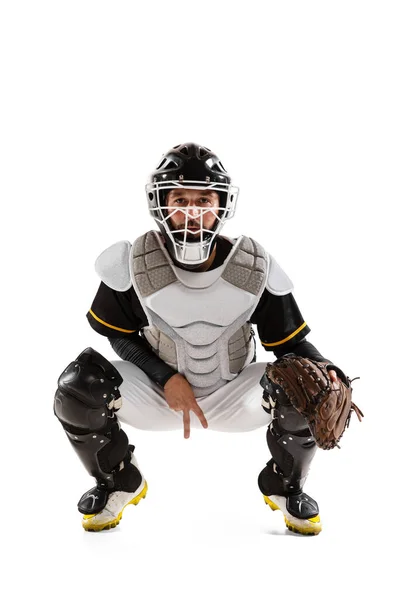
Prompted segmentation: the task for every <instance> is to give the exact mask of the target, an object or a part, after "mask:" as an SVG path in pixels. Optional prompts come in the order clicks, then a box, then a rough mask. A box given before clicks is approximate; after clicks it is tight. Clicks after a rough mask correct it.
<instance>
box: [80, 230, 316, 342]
mask: <svg viewBox="0 0 400 600" xmlns="http://www.w3.org/2000/svg"><path fill="white" fill-rule="evenodd" d="M231 248H232V243H231V242H230V241H229V240H227V239H226V238H223V237H219V238H218V239H217V249H216V256H215V259H214V261H213V264H212V266H211V269H216V268H217V267H219V266H220V265H221V264H222V263H223V262H224V260H225V259H226V257H227V256H228V254H229V252H230V250H231ZM86 316H87V318H88V320H89V323H90V325H91V326H92V327H93V329H95V331H97V332H98V333H100V334H101V335H104V336H106V337H108V338H121V337H125V336H131V335H132V334H133V333H134V332H138V331H140V330H141V329H143V328H144V327H146V326H147V325H148V321H147V317H146V315H145V313H144V311H143V308H142V305H141V303H140V301H139V298H138V297H137V295H136V292H135V290H134V288H133V286H132V287H131V288H130V289H129V290H128V291H126V292H117V291H115V290H113V289H111V288H110V287H108V286H107V285H106V284H105V283H103V282H101V284H100V287H99V289H98V291H97V294H96V296H95V299H94V300H93V303H92V306H91V308H90V310H89V312H88V313H87V315H86ZM250 322H251V323H253V324H255V325H256V326H257V331H258V335H259V338H260V341H261V343H262V345H263V346H264V348H265V349H266V350H271V351H275V350H278V349H279V351H281V350H286V349H288V350H289V349H290V348H291V347H292V346H294V345H295V344H297V343H298V342H300V341H301V340H302V339H303V338H304V337H305V336H306V335H307V334H308V333H309V332H310V328H309V327H308V325H307V324H306V323H305V321H304V319H303V317H302V315H301V313H300V310H299V308H298V306H297V304H296V301H295V299H294V297H293V295H292V294H291V293H289V294H285V295H284V296H274V295H273V294H271V293H270V292H269V291H268V290H267V289H265V290H264V292H263V294H262V296H261V298H260V301H259V303H258V305H257V307H256V309H255V311H254V312H253V314H252V316H251V317H250Z"/></svg>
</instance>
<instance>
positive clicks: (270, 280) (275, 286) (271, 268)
mask: <svg viewBox="0 0 400 600" xmlns="http://www.w3.org/2000/svg"><path fill="white" fill-rule="evenodd" d="M267 262H268V275H267V283H266V288H267V290H268V291H269V292H271V294H273V295H274V296H284V295H285V294H289V293H290V292H292V291H293V283H292V282H291V280H290V279H289V277H288V276H287V275H286V273H285V271H284V270H283V269H282V268H281V267H280V266H279V265H278V263H277V262H276V260H275V259H274V257H273V256H271V254H268V253H267Z"/></svg>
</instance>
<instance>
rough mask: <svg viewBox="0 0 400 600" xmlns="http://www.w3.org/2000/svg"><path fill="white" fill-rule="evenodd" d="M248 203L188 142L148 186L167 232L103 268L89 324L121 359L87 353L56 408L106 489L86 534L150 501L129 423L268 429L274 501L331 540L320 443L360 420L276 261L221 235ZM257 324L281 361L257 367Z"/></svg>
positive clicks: (89, 498)
mask: <svg viewBox="0 0 400 600" xmlns="http://www.w3.org/2000/svg"><path fill="white" fill-rule="evenodd" d="M238 193H239V190H238V188H237V187H235V186H234V185H233V184H232V182H231V177H230V175H229V174H228V172H227V171H226V169H225V167H224V166H223V164H222V162H221V160H220V159H219V158H218V156H217V155H216V154H214V152H212V151H211V150H210V149H209V148H206V147H205V146H200V145H198V144H193V143H187V144H178V145H177V146H174V147H173V148H171V149H170V150H169V151H168V152H166V154H164V155H163V157H162V158H161V160H160V162H159V164H158V165H157V167H156V168H155V169H154V171H153V172H152V173H151V175H150V178H149V182H148V184H147V185H146V196H147V202H148V208H149V212H150V215H151V217H152V218H153V219H154V220H155V222H156V224H157V228H158V231H155V230H151V231H147V232H146V233H144V234H143V235H141V236H140V237H138V238H137V239H136V240H133V242H131V241H129V240H121V241H119V242H116V243H115V244H112V245H111V246H110V247H108V248H106V249H105V250H104V251H103V252H101V254H100V255H99V256H98V258H97V260H96V263H95V269H96V272H97V274H98V276H99V278H100V286H99V288H98V290H97V292H96V294H95V296H94V300H93V302H92V304H91V306H90V309H89V311H88V313H87V319H88V322H89V325H90V326H91V327H92V328H93V329H94V330H95V331H96V332H97V333H98V334H100V335H102V336H105V337H106V338H108V340H109V341H110V344H111V347H112V349H113V351H114V352H115V354H116V355H117V357H118V359H119V360H110V361H109V360H108V359H107V358H105V357H104V356H102V355H101V354H99V353H98V352H96V351H95V350H93V349H92V348H86V349H85V350H84V351H83V352H80V354H78V356H77V358H76V359H75V360H73V361H72V362H71V363H70V364H69V365H68V366H67V367H66V368H64V369H63V371H62V373H61V375H60V377H59V379H58V389H57V391H56V394H55V402H54V411H55V414H56V416H57V418H58V419H59V421H60V422H61V425H62V427H63V429H64V431H65V433H66V435H67V437H68V439H69V442H70V443H71V444H72V446H73V448H74V450H75V451H76V453H77V454H78V456H79V458H80V460H81V462H82V464H83V465H84V467H85V468H86V470H87V471H88V473H89V474H90V475H91V476H92V477H94V478H95V485H94V487H92V488H91V489H90V490H89V491H88V492H86V493H85V494H83V496H82V497H81V499H80V500H79V502H78V510H79V511H80V513H81V514H82V515H83V519H82V524H83V527H84V529H85V530H86V531H101V530H103V529H110V528H114V527H115V526H116V525H118V523H119V521H120V520H121V517H122V513H123V511H124V509H125V508H126V506H127V505H128V504H134V505H135V504H138V502H139V501H140V500H141V499H142V498H144V497H145V496H146V494H147V482H146V479H145V478H144V475H143V473H142V472H141V470H140V468H139V465H138V462H137V460H136V451H135V447H134V446H133V445H132V444H130V443H129V440H128V436H127V434H126V433H125V431H124V430H123V429H122V428H121V423H123V424H126V425H128V426H129V425H131V426H133V427H135V428H139V429H147V430H171V429H181V428H182V425H183V435H184V438H185V439H187V438H189V436H190V430H191V428H193V427H194V428H200V429H202V428H204V429H206V428H209V429H214V430H217V431H235V432H237V431H250V430H252V429H258V428H260V427H263V428H267V426H268V425H269V427H268V430H267V442H268V446H269V450H270V452H271V455H272V458H271V460H269V461H268V463H267V465H266V467H265V468H264V469H263V470H262V471H261V473H260V476H259V480H258V483H259V488H260V490H261V492H262V494H263V496H264V499H265V501H266V502H267V503H268V504H269V506H270V507H271V508H273V509H274V510H275V509H280V510H281V511H282V512H283V514H284V516H285V520H286V524H287V526H288V527H289V528H290V529H292V530H293V531H295V532H297V533H301V534H317V533H319V531H320V530H321V523H320V518H319V509H318V505H317V503H316V502H315V500H313V499H312V498H311V497H310V496H309V495H308V494H305V493H304V492H303V485H304V482H305V479H306V476H307V473H308V470H309V467H310V464H311V461H312V458H313V456H314V454H315V451H316V447H317V444H318V445H320V446H321V447H323V448H331V447H333V446H335V445H337V442H338V441H339V439H340V437H341V435H342V432H343V429H344V427H345V425H346V423H348V419H349V413H350V411H351V410H355V411H356V412H357V414H358V415H359V416H360V415H361V412H360V411H359V410H358V409H357V408H356V407H355V405H354V404H353V403H352V401H351V386H350V383H349V381H348V379H347V378H346V377H345V376H344V375H343V374H342V373H341V371H339V370H338V369H337V368H336V367H334V366H332V365H331V364H330V362H329V361H328V360H327V359H326V358H324V357H323V356H322V355H321V354H320V353H319V352H318V350H317V349H316V348H315V347H314V346H313V345H312V344H310V342H309V341H308V340H306V339H305V338H306V336H307V335H308V333H309V332H310V328H309V327H308V325H307V324H306V322H305V321H304V319H303V316H302V314H301V312H300V310H299V308H298V306H297V303H296V301H295V299H294V296H293V293H292V292H293V285H292V282H291V280H290V279H289V277H288V276H287V275H286V273H285V271H284V270H283V269H282V267H281V266H280V265H279V264H278V262H277V261H276V260H275V258H274V257H273V256H272V255H271V254H269V253H268V252H266V250H264V248H263V246H262V245H261V244H260V243H259V242H258V241H256V240H253V239H252V238H249V237H246V236H244V235H241V236H239V237H237V238H229V237H225V236H222V235H221V233H220V232H221V229H222V227H223V225H224V223H225V222H226V221H227V220H228V219H230V218H232V217H233V216H234V214H235V208H236V202H237V198H238ZM248 210H251V207H249V208H248ZM255 327H256V328H257V333H258V336H259V338H260V341H261V344H262V345H263V347H264V348H265V350H267V351H269V352H273V353H274V354H275V357H276V358H277V359H280V360H278V362H276V363H273V364H268V365H266V363H265V362H257V361H256V352H255V351H256V347H255V339H254V337H255V332H254V328H255ZM288 354H291V355H293V356H292V357H291V358H289V356H288ZM260 380H261V383H262V387H263V388H264V392H263V390H262V388H261V387H260ZM336 388H337V389H336ZM263 394H264V397H263V398H262V395H263ZM262 462H264V460H263V461H262Z"/></svg>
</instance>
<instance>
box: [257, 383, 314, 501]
mask: <svg viewBox="0 0 400 600" xmlns="http://www.w3.org/2000/svg"><path fill="white" fill-rule="evenodd" d="M263 406H264V408H265V409H267V412H268V411H269V412H271V414H272V423H271V424H270V426H269V428H268V430H267V443H268V447H269V449H270V452H271V455H272V459H271V460H270V461H269V462H268V463H267V466H266V467H265V468H264V469H263V470H262V471H261V473H260V475H259V478H258V485H259V488H260V490H261V492H262V493H263V494H264V495H265V496H270V495H274V494H275V495H279V496H286V497H288V496H291V495H298V494H301V492H302V489H303V485H304V482H305V480H306V477H307V474H308V471H309V468H310V464H311V461H312V459H313V458H314V455H315V452H316V450H317V446H316V442H315V439H314V437H313V436H312V434H311V432H310V430H309V428H308V425H307V422H306V420H305V419H304V417H303V416H302V415H301V414H300V413H299V412H298V411H297V410H296V409H295V408H294V407H293V406H292V405H291V403H290V401H289V400H288V398H287V397H286V395H285V394H283V393H282V390H281V389H278V388H277V386H274V385H273V386H270V387H269V389H267V393H265V392H264V401H263Z"/></svg>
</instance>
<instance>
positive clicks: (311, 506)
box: [263, 492, 322, 535]
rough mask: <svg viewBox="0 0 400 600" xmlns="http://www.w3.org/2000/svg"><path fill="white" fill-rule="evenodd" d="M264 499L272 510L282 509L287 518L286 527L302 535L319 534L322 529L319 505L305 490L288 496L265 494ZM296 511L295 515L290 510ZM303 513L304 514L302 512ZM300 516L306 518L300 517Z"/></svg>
mask: <svg viewBox="0 0 400 600" xmlns="http://www.w3.org/2000/svg"><path fill="white" fill-rule="evenodd" d="M263 497H264V501H265V503H266V504H268V506H269V507H270V508H271V510H280V511H281V512H282V513H283V516H284V518H285V523H286V527H287V528H288V529H289V530H290V531H293V532H294V533H300V534H302V535H318V534H319V533H320V531H321V529H322V526H321V522H320V518H319V514H318V505H317V503H316V502H315V500H313V499H312V498H310V497H309V496H307V495H306V494H304V493H303V492H302V493H300V494H298V495H294V496H288V497H287V498H286V497H285V496H275V495H271V496H263ZM288 509H290V510H291V511H292V512H296V513H297V514H298V516H297V517H296V516H294V515H293V514H291V513H290V512H289V510H288ZM302 513H303V514H302ZM300 516H302V517H304V518H299V517H300Z"/></svg>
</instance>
